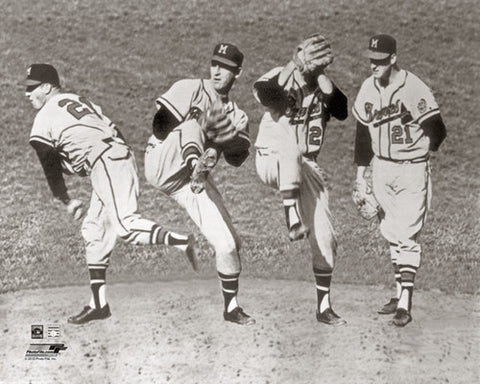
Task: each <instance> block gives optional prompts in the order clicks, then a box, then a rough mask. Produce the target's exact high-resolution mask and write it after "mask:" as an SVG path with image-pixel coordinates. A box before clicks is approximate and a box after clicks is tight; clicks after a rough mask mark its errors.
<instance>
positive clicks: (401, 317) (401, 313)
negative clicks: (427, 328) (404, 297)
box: [388, 308, 412, 327]
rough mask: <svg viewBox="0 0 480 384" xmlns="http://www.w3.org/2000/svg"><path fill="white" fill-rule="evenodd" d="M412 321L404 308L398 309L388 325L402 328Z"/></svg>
mask: <svg viewBox="0 0 480 384" xmlns="http://www.w3.org/2000/svg"><path fill="white" fill-rule="evenodd" d="M411 321H412V316H411V315H410V313H409V312H408V311H407V310H406V309H405V308H398V309H397V311H396V312H395V316H393V319H392V320H390V321H389V322H388V324H389V325H395V326H397V327H404V326H405V325H407V324H408V323H410V322H411Z"/></svg>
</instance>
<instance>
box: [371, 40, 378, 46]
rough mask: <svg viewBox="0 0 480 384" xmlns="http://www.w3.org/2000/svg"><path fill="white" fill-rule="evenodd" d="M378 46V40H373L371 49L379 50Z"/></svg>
mask: <svg viewBox="0 0 480 384" xmlns="http://www.w3.org/2000/svg"><path fill="white" fill-rule="evenodd" d="M377 45H378V39H372V41H371V43H370V48H377Z"/></svg>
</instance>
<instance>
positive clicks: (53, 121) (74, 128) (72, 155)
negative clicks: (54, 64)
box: [31, 93, 116, 172]
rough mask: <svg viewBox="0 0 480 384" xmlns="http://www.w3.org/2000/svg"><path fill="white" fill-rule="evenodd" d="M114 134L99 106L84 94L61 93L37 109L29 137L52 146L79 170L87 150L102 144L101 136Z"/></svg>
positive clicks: (73, 167) (102, 138) (89, 150)
mask: <svg viewBox="0 0 480 384" xmlns="http://www.w3.org/2000/svg"><path fill="white" fill-rule="evenodd" d="M114 136H116V131H115V126H114V124H113V123H112V122H111V121H110V119H108V118H107V117H106V116H104V115H103V114H102V110H101V108H100V107H99V106H97V105H95V104H93V103H92V102H90V101H89V100H88V99H87V98H85V97H82V96H79V95H76V94H73V93H61V94H58V95H55V96H53V97H52V98H51V99H49V100H48V102H47V103H46V104H45V105H44V106H43V108H42V109H41V110H40V111H39V112H38V114H37V116H36V118H35V122H34V125H33V129H32V134H31V140H37V141H42V142H44V143H46V144H48V145H50V146H52V147H53V148H55V149H56V150H57V151H58V152H59V153H60V155H61V156H62V159H63V160H64V162H66V163H68V164H69V165H70V166H71V168H72V169H73V171H74V172H79V171H81V170H82V169H83V168H84V165H85V164H84V163H85V161H86V159H87V157H88V156H89V154H90V153H91V152H92V151H94V149H98V148H101V147H104V146H105V140H106V139H108V138H112V137H114ZM67 168H70V167H67Z"/></svg>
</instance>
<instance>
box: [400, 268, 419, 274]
mask: <svg viewBox="0 0 480 384" xmlns="http://www.w3.org/2000/svg"><path fill="white" fill-rule="evenodd" d="M399 270H400V273H402V272H411V273H417V269H416V268H413V267H400V268H399Z"/></svg>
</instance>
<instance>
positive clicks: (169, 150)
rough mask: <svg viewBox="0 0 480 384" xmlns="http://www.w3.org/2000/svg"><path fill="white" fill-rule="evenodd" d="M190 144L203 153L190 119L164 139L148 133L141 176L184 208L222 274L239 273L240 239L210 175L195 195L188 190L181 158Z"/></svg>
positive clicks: (185, 169)
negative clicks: (204, 238)
mask: <svg viewBox="0 0 480 384" xmlns="http://www.w3.org/2000/svg"><path fill="white" fill-rule="evenodd" d="M192 147H196V148H201V152H203V147H204V138H203V136H202V135H201V132H200V129H199V127H198V123H197V122H196V121H194V120H188V121H186V122H184V123H182V124H181V125H180V126H179V127H177V128H176V129H175V130H174V131H172V132H171V133H170V134H169V135H168V136H167V138H166V139H165V140H164V141H160V140H158V139H156V138H155V137H154V136H152V137H151V138H150V140H149V142H148V147H147V150H146V151H145V176H146V178H147V181H148V182H149V183H150V184H151V185H153V186H154V187H156V188H158V189H159V190H160V191H161V192H163V193H164V194H166V195H168V196H170V197H172V198H173V199H174V200H175V201H176V202H177V203H178V204H179V205H180V206H182V207H183V208H184V209H185V210H186V211H187V213H188V214H189V215H190V217H191V218H192V220H193V221H194V223H195V224H196V225H197V226H198V228H199V229H200V231H201V232H202V234H203V235H204V236H205V237H206V239H207V240H208V241H209V243H210V244H211V245H212V246H213V248H214V250H215V255H216V263H217V270H218V271H219V272H220V273H222V274H226V275H232V274H236V273H239V272H240V271H241V263H240V257H239V254H238V251H239V250H240V240H239V237H238V235H237V233H236V231H235V229H234V227H233V223H232V219H231V218H230V215H229V213H228V211H227V209H226V208H225V203H224V201H223V199H222V196H221V195H220V193H219V192H218V190H217V188H216V187H215V185H214V183H213V180H212V178H211V177H210V176H209V177H208V179H207V182H206V185H205V190H204V191H203V192H201V193H199V194H195V193H193V192H192V191H191V189H190V176H191V171H190V170H189V169H188V168H187V164H186V163H185V161H184V157H185V151H186V150H188V148H192Z"/></svg>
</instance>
